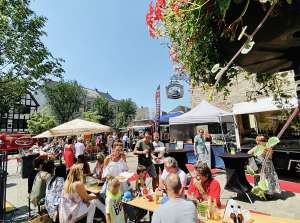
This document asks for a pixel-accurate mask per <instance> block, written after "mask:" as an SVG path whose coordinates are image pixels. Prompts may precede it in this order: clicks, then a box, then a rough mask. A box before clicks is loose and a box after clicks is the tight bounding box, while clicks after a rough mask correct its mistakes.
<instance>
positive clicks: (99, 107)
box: [93, 97, 115, 125]
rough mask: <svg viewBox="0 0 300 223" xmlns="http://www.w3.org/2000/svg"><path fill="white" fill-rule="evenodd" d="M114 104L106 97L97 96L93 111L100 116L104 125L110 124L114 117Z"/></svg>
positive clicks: (100, 120)
mask: <svg viewBox="0 0 300 223" xmlns="http://www.w3.org/2000/svg"><path fill="white" fill-rule="evenodd" d="M114 110H115V109H114V105H112V104H111V103H110V102H109V101H108V100H107V99H106V98H104V97H97V98H96V99H95V101H94V103H93V111H94V112H96V113H97V115H98V116H99V122H100V123H101V124H104V125H110V124H112V122H113V119H114Z"/></svg>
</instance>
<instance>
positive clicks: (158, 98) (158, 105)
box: [155, 85, 160, 132]
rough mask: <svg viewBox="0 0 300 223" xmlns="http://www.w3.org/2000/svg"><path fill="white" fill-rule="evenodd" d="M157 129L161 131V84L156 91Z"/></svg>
mask: <svg viewBox="0 0 300 223" xmlns="http://www.w3.org/2000/svg"><path fill="white" fill-rule="evenodd" d="M155 107H156V114H155V131H157V132H158V131H159V117H160V85H158V87H157V89H156V93H155Z"/></svg>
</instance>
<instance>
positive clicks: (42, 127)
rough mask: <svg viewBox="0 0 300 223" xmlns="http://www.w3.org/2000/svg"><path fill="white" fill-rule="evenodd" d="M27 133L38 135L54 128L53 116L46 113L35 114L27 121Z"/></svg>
mask: <svg viewBox="0 0 300 223" xmlns="http://www.w3.org/2000/svg"><path fill="white" fill-rule="evenodd" d="M27 124H28V129H29V132H30V133H32V134H39V133H42V132H44V131H46V130H48V129H51V128H53V127H55V126H56V121H55V118H54V116H51V115H49V114H47V113H46V112H35V113H33V114H32V115H31V117H30V119H29V120H28V121H27Z"/></svg>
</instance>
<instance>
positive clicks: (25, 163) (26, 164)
mask: <svg viewBox="0 0 300 223" xmlns="http://www.w3.org/2000/svg"><path fill="white" fill-rule="evenodd" d="M39 156H40V154H39V153H36V154H31V155H27V156H22V178H23V179H24V178H28V176H29V175H30V174H31V172H32V170H33V160H34V159H35V158H37V157H39Z"/></svg>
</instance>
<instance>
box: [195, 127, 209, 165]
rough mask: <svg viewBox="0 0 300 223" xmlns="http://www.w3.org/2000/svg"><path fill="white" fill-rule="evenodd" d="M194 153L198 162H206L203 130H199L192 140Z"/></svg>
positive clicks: (206, 152)
mask: <svg viewBox="0 0 300 223" xmlns="http://www.w3.org/2000/svg"><path fill="white" fill-rule="evenodd" d="M194 153H195V156H196V157H197V158H198V160H200V161H202V162H206V155H207V154H208V151H207V148H206V146H205V139H204V130H203V129H199V130H198V134H197V135H196V136H195V138H194Z"/></svg>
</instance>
